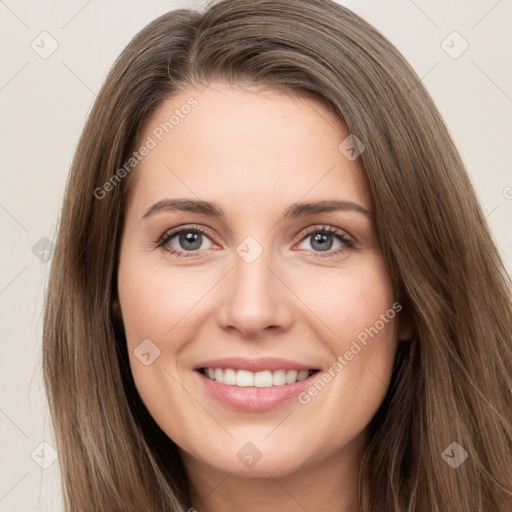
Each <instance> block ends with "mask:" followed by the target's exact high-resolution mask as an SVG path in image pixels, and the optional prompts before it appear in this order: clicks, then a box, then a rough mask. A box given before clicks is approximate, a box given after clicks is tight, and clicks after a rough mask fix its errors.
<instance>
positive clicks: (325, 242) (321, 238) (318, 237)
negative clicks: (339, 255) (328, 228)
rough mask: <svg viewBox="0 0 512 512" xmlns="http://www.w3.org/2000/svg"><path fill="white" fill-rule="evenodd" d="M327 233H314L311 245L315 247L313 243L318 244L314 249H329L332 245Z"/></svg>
mask: <svg viewBox="0 0 512 512" xmlns="http://www.w3.org/2000/svg"><path fill="white" fill-rule="evenodd" d="M328 237H330V235H329V234H327V233H316V234H315V236H314V238H313V243H312V246H313V247H315V244H319V245H318V246H317V247H315V248H316V249H320V250H329V249H330V248H331V247H332V238H329V239H328Z"/></svg>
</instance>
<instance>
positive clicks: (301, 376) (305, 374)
mask: <svg viewBox="0 0 512 512" xmlns="http://www.w3.org/2000/svg"><path fill="white" fill-rule="evenodd" d="M308 375H309V372H308V370H302V371H301V372H299V374H298V375H297V380H304V379H307V378H308Z"/></svg>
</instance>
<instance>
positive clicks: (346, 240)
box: [156, 225, 354, 258]
mask: <svg viewBox="0 0 512 512" xmlns="http://www.w3.org/2000/svg"><path fill="white" fill-rule="evenodd" d="M183 232H186V233H188V232H191V233H201V234H202V235H205V236H207V237H208V238H211V237H210V235H209V233H208V232H207V231H205V230H204V229H202V228H201V227H200V226H194V225H191V226H185V227H182V228H176V229H172V230H170V231H167V232H166V233H164V235H163V236H162V237H161V238H160V240H158V242H157V244H156V247H157V248H158V247H162V248H163V249H164V250H165V251H166V252H168V253H169V254H171V255H173V256H177V257H181V256H184V257H187V258H188V257H193V256H195V254H194V253H197V252H199V251H197V250H196V251H177V250H176V249H170V248H165V247H164V246H165V245H166V244H167V243H168V242H169V241H170V240H171V239H173V238H174V237H175V236H176V235H179V234H181V233H183ZM315 233H322V234H329V233H330V234H333V235H335V236H336V237H337V238H338V240H339V241H340V242H341V243H342V244H343V245H344V247H343V248H341V249H337V250H334V251H332V250H330V249H329V250H328V251H313V255H314V257H318V258H329V257H333V256H336V255H338V254H339V253H341V252H344V251H346V250H347V249H354V242H353V240H352V239H351V238H350V237H349V236H348V235H347V234H346V233H345V232H344V231H342V230H341V229H337V228H334V227H332V226H321V227H318V226H313V227H312V228H310V229H308V230H307V231H306V232H304V233H301V237H300V238H299V239H298V241H299V242H301V241H302V240H304V239H306V238H307V237H308V236H310V235H312V234H315ZM322 252H325V254H322Z"/></svg>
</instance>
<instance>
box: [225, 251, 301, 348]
mask: <svg viewBox="0 0 512 512" xmlns="http://www.w3.org/2000/svg"><path fill="white" fill-rule="evenodd" d="M269 252H270V251H268V252H266V251H263V253H262V254H261V255H260V257H259V258H258V259H256V261H253V262H252V263H248V262H246V261H244V259H243V258H241V257H238V256H237V257H236V258H235V263H234V268H233V269H232V270H231V272H229V273H228V275H227V276H226V277H225V278H224V279H223V287H224V289H223V293H222V296H223V299H222V300H221V302H220V304H219V305H218V308H217V314H216V318H217V322H218V324H219V325H220V326H221V327H222V328H223V329H226V330H231V331H237V332H238V334H239V336H240V337H243V338H244V339H250V340H256V339H258V338H260V339H261V338H264V337H265V336H266V334H267V333H268V332H269V331H284V330H287V329H288V328H289V327H290V325H291V324H292V322H293V304H292V302H293V299H292V298H293V293H292V291H291V290H290V289H289V288H288V287H287V285H286V283H285V282H283V281H284V280H283V279H282V278H281V277H280V276H279V275H278V274H279V272H276V271H275V270H274V269H273V268H272V267H275V265H272V262H271V261H270V260H271V258H270V256H268V253H269Z"/></svg>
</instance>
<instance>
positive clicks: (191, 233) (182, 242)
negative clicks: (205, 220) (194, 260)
mask: <svg viewBox="0 0 512 512" xmlns="http://www.w3.org/2000/svg"><path fill="white" fill-rule="evenodd" d="M175 238H176V243H177V244H178V246H179V247H178V248H176V247H175V246H173V245H172V244H171V242H172V240H173V239H175ZM205 239H208V240H209V237H208V236H207V233H206V231H205V230H204V229H202V228H200V227H199V226H186V227H183V228H176V229H172V230H171V231H167V232H166V233H165V234H164V235H163V236H162V238H161V239H160V240H159V241H158V243H157V247H163V248H164V249H165V250H166V251H167V252H169V253H171V254H174V255H176V256H186V257H187V256H194V254H193V253H194V252H197V251H199V250H206V249H208V248H209V247H204V245H203V242H204V241H205Z"/></svg>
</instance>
